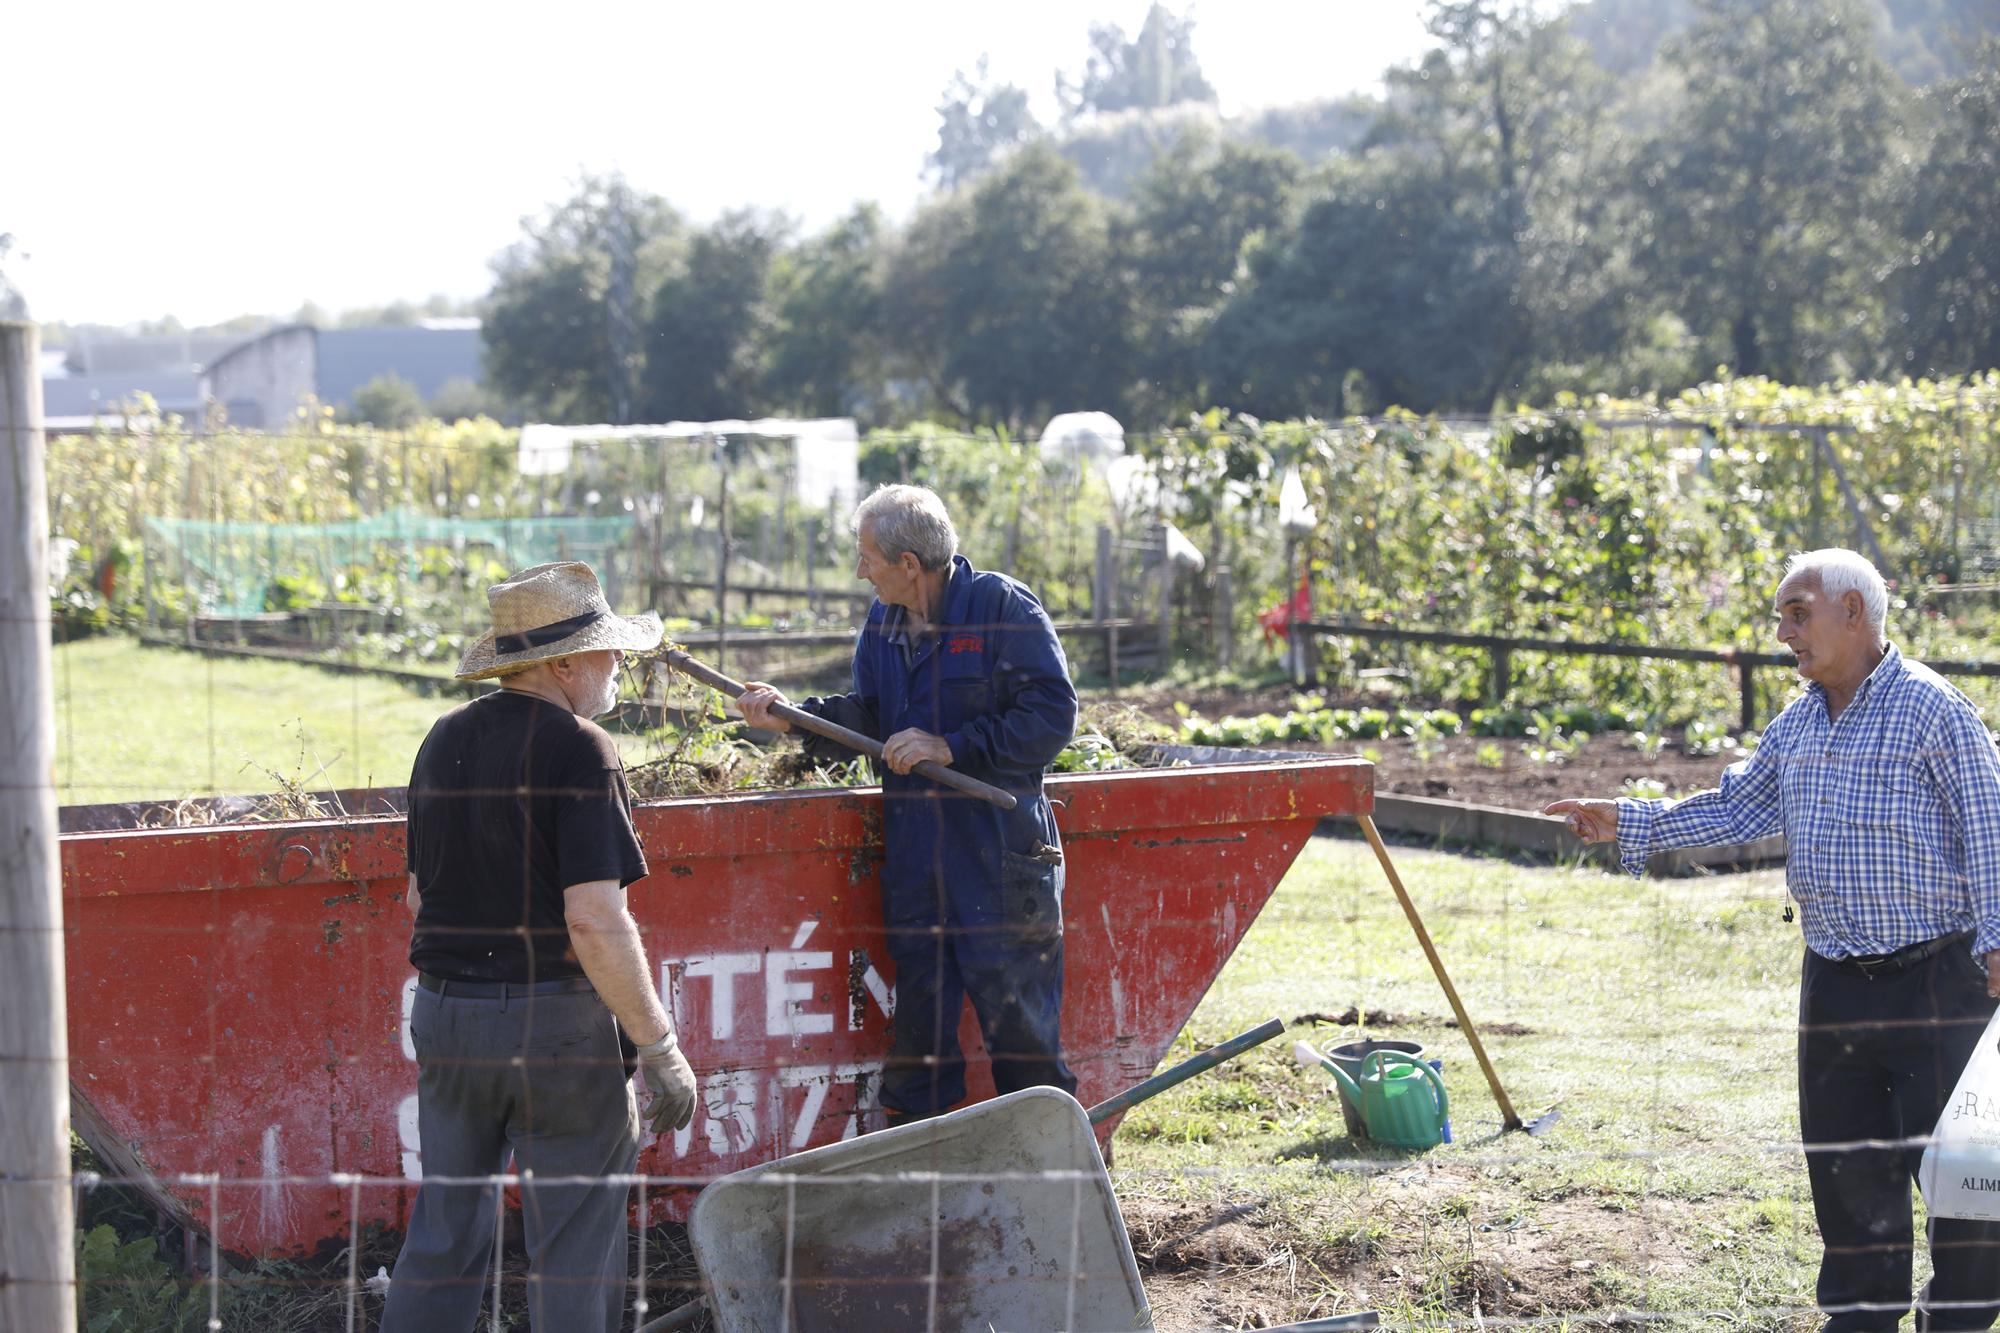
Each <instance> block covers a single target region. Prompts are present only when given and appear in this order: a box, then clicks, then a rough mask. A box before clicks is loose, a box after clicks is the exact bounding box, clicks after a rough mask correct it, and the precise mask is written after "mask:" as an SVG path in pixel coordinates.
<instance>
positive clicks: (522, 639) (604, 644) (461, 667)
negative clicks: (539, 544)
mask: <svg viewBox="0 0 2000 1333" xmlns="http://www.w3.org/2000/svg"><path fill="white" fill-rule="evenodd" d="M486 601H487V604H488V605H490V606H491V607H492V608H493V628H492V629H490V630H488V631H487V632H486V633H484V634H482V635H480V636H479V638H478V640H477V641H475V642H474V643H473V645H472V646H471V647H470V648H467V649H466V650H465V656H464V657H463V658H461V659H460V660H459V663H458V670H457V671H455V672H453V673H452V674H453V675H455V676H456V677H457V678H458V679H459V680H485V679H487V678H488V677H491V676H500V675H505V674H506V673H507V672H509V671H514V670H518V669H519V668H521V667H524V666H531V665H533V664H534V663H536V662H546V661H549V660H550V659H552V658H557V657H568V656H569V655H570V654H571V653H588V652H594V651H596V650H598V649H602V648H623V649H627V650H630V651H642V650H644V649H647V648H652V647H656V646H657V645H658V644H659V642H660V633H661V631H660V618H659V617H658V616H656V615H654V614H653V613H652V612H651V611H648V612H646V614H644V615H642V616H621V615H616V614H614V613H613V612H612V610H611V604H610V603H609V602H607V601H605V600H604V590H603V589H602V588H600V587H598V586H597V575H596V573H595V572H593V571H592V570H591V568H590V566H589V565H586V564H584V563H583V562H582V561H581V560H564V561H561V562H559V563H556V564H553V565H536V566H535V567H534V568H533V569H524V570H522V571H521V572H520V573H518V574H516V575H514V576H513V577H512V578H510V579H508V580H507V581H506V582H505V583H496V584H494V585H493V586H492V587H490V588H488V589H487V590H486Z"/></svg>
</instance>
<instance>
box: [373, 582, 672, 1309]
mask: <svg viewBox="0 0 2000 1333" xmlns="http://www.w3.org/2000/svg"><path fill="white" fill-rule="evenodd" d="M487 598H488V601H489V602H490V604H491V606H492V611H493V629H492V630H491V631H490V632H488V633H486V634H483V635H481V636H480V638H479V640H478V642H476V643H474V644H473V645H472V647H471V648H470V649H469V650H468V651H467V652H466V654H465V659H464V660H463V661H462V662H461V663H459V668H458V672H457V675H458V678H459V679H460V680H487V679H492V678H496V677H497V678H498V679H499V681H500V688H499V689H498V690H497V691H495V692H494V693H492V694H488V695H486V696H484V697H483V698H479V699H475V700H473V701H472V702H471V703H468V704H464V705H462V706H460V707H458V708H454V709H452V710H451V711H450V712H449V713H446V714H445V715H444V716H443V717H441V718H439V719H438V721H437V724H436V725H435V726H433V727H432V728H431V733H430V735H429V736H428V737H427V738H426V739H425V740H424V743H423V747H422V748H421V749H420V750H419V751H418V752H417V760H416V766H415V769H414V770H413V771H412V773H411V774H410V820H409V858H408V859H409V872H410V897H409V906H410V912H411V914H412V915H413V916H414V917H415V918H416V929H415V932H414V937H413V938H412V940H411V943H410V962H411V965H412V966H414V967H415V968H416V969H417V973H418V989H417V993H416V999H415V1004H414V1008H413V1009H412V1010H411V1013H410V1035H411V1038H412V1040H413V1042H414V1043H415V1046H416V1051H417V1062H418V1066H419V1070H420V1072H419V1075H418V1084H417V1124H418V1129H419V1133H420V1135H421V1141H422V1151H423V1162H424V1174H425V1176H426V1180H425V1183H424V1185H423V1186H422V1188H421V1189H420V1191H419V1192H418V1195H417V1202H416V1207H415V1209H414V1211H413V1212H412V1213H411V1215H410V1225H409V1233H408V1235H407V1236H406V1237H405V1239H404V1242H403V1251H402V1254H401V1255H400V1256H398V1258H397V1260H396V1272H395V1276H394V1279H393V1281H392V1282H391V1283H390V1287H389V1300H388V1305H387V1308H386V1309H385V1310H384V1312H383V1319H382V1327H383V1328H384V1329H388V1330H425V1333H431V1331H433V1330H452V1329H470V1328H472V1327H473V1324H474V1322H475V1321H476V1320H477V1319H478V1317H479V1303H480V1296H481V1292H482V1290H483V1288H484V1281H483V1275H484V1273H485V1271H486V1267H487V1264H488V1262H489V1259H490V1256H491V1253H492V1248H493V1226H494V1202H495V1200H494V1189H495V1187H494V1186H492V1185H489V1184H486V1183H483V1180H481V1179H480V1178H485V1177H491V1176H494V1175H497V1174H499V1173H500V1172H502V1171H504V1170H505V1169H506V1166H507V1160H508V1157H509V1155H510V1154H511V1155H512V1157H513V1159H514V1161H515V1163H516V1164H517V1165H518V1166H519V1168H520V1170H521V1173H522V1176H523V1178H524V1184H523V1186H522V1190H521V1196H522V1211H523V1214H524V1220H525V1224H526V1231H527V1242H528V1257H529V1278H528V1307H529V1314H530V1320H531V1322H532V1325H533V1327H535V1328H536V1329H548V1330H564V1331H565V1333H566V1331H567V1330H572V1329H586V1330H587V1329H602V1330H612V1329H616V1328H617V1327H618V1326H619V1323H620V1321H621V1317H622V1313H623V1310H624V1293H625V1285H626V1250H625V1241H626V1227H625V1218H626V1211H625V1210H626V1198H627V1189H626V1187H625V1186H624V1185H617V1184H592V1183H577V1182H576V1180H575V1178H576V1177H585V1178H589V1177H603V1176H615V1175H622V1174H626V1173H629V1172H630V1171H631V1170H632V1167H633V1164H634V1162H635V1161H636V1160H637V1157H638V1123H637V1115H636V1108H635V1105H634V1101H633V1096H632V1090H631V1084H630V1082H629V1078H630V1073H631V1066H630V1065H629V1064H628V1063H627V1061H628V1060H629V1059H631V1058H633V1056H634V1053H635V1052H634V1046H633V1043H636V1044H637V1046H636V1059H637V1064H638V1068H639V1070H640V1072H641V1073H642V1075H643V1076H644V1079H645V1083H646V1087H647V1090H648V1091H649V1093H650V1094H651V1103H650V1105H649V1106H648V1108H647V1118H648V1120H649V1122H650V1124H651V1127H652V1129H653V1131H654V1132H655V1133H659V1132H662V1131H663V1130H664V1129H667V1128H676V1129H677V1128H679V1127H681V1126H683V1125H685V1124H687V1123H688V1121H689V1119H690V1118H691V1117H692V1115H693V1113H694V1096H695V1080H694V1073H693V1071H692V1070H690V1069H689V1068H688V1063H687V1060H686V1059H685V1058H684V1057H683V1056H682V1055H681V1053H680V1048H679V1045H678V1044H677V1042H676V1041H675V1037H674V1028H673V1024H672V1022H671V1020H669V1018H668V1017H667V1014H666V1011H665V1009H664V1008H662V1006H661V1004H660V997H659V994H658V992H657V991H655V990H654V988H653V984H652V980H651V977H650V975H649V973H648V970H647V965H646V955H645V949H644V947H643V945H642V944H641V943H640V940H639V931H638V927H637V926H636V925H635V924H634V922H633V920H632V918H631V916H630V914H629V913H627V911H626V910H625V886H626V885H628V884H630V883H632V882H633V881H634V880H636V879H639V878H640V877H642V876H643V875H645V873H646V861H645V857H644V856H643V855H642V854H641V852H640V848H639V840H638V838H637V836H636V835H635V834H634V832H633V829H632V816H631V808H630V806H631V798H630V796H629V794H628V793H627V791H626V788H625V772H624V768H623V766H622V765H621V764H620V762H619V759H618V751H617V749H616V747H615V746H614V745H613V744H612V741H611V738H610V737H609V736H607V735H606V734H605V733H604V730H603V729H602V728H601V727H599V726H598V725H597V724H596V723H594V722H592V721H591V720H590V719H591V718H593V717H598V716H601V715H602V714H604V713H608V712H610V711H611V709H612V708H613V707H615V706H616V704H617V702H618V668H619V665H620V663H621V661H622V660H623V653H624V651H625V650H628V649H630V650H639V649H646V648H651V647H653V646H654V645H655V644H657V643H658V642H659V641H660V622H659V619H658V618H657V617H655V616H653V615H650V614H648V615H644V616H638V617H626V616H619V615H614V614H612V611H611V608H610V606H609V605H608V604H607V603H606V602H605V599H604V594H603V592H602V591H600V590H599V588H598V585H597V576H596V575H595V574H594V573H592V572H591V569H590V566H588V565H585V564H581V563H577V562H563V563H560V564H550V565H537V566H535V567H534V568H533V569H528V570H523V571H522V572H521V573H519V574H516V575H514V576H513V577H512V578H510V579H508V580H507V581H506V582H504V583H500V584H497V585H495V586H494V587H492V588H491V589H489V590H488V592H487ZM531 1172H532V1173H533V1175H534V1176H537V1177H542V1178H545V1179H546V1178H553V1180H554V1183H550V1184H540V1183H536V1182H534V1181H533V1180H532V1179H530V1178H529V1173H531ZM441 1177H443V1178H450V1177H474V1178H475V1180H474V1181H473V1182H472V1183H445V1182H442V1181H440V1179H439V1178H441Z"/></svg>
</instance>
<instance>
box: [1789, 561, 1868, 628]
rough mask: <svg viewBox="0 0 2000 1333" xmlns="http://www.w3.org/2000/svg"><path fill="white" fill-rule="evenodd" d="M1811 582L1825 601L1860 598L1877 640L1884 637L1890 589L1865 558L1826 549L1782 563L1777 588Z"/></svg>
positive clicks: (1863, 612) (1862, 608) (1864, 613)
mask: <svg viewBox="0 0 2000 1333" xmlns="http://www.w3.org/2000/svg"><path fill="white" fill-rule="evenodd" d="M1807 578H1809V579H1812V580H1813V581H1814V582H1816V583H1818V584H1819V590H1820V591H1821V592H1823V593H1825V594H1826V595H1827V596H1828V597H1832V598H1836V599H1837V598H1840V597H1844V596H1846V595H1847V594H1848V593H1850V592H1858V593H1860V594H1861V611H1862V614H1863V615H1865V616H1866V617H1867V618H1868V628H1869V629H1871V630H1873V631H1874V632H1875V637H1876V639H1878V640H1879V639H1881V638H1882V637H1883V626H1884V625H1885V624H1887V622H1888V619H1889V585H1888V584H1886V583H1884V582H1883V581H1882V572H1881V571H1880V570H1878V569H1876V568H1875V566H1874V565H1873V564H1872V563H1870V562H1869V560H1868V557H1866V556H1864V555H1862V554H1861V553H1860V552H1858V551H1850V550H1847V549H1846V548H1845V547H1840V546H1829V547H1827V548H1826V549H1825V550H1822V551H1805V552H1802V553H1800V554H1798V555H1795V556H1793V557H1792V558H1791V559H1789V560H1787V561H1786V562H1785V577H1784V580H1783V582H1781V583H1780V584H1779V585H1778V586H1779V587H1780V588H1782V587H1784V586H1785V584H1787V583H1791V582H1794V581H1795V580H1798V579H1807Z"/></svg>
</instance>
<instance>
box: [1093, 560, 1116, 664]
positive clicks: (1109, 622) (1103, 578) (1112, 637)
mask: <svg viewBox="0 0 2000 1333" xmlns="http://www.w3.org/2000/svg"><path fill="white" fill-rule="evenodd" d="M1090 618H1091V619H1092V620H1094V621H1096V622H1097V623H1098V624H1100V625H1102V626H1104V674H1105V676H1106V677H1107V678H1109V680H1110V682H1111V688H1112V689H1113V690H1116V689H1117V688H1118V625H1117V623H1116V622H1117V620H1118V555H1117V551H1116V549H1115V548H1114V547H1113V546H1112V543H1111V528H1110V526H1109V525H1108V524H1104V523H1100V524H1098V525H1097V568H1096V575H1095V581H1094V584H1093V586H1092V588H1091V594H1090Z"/></svg>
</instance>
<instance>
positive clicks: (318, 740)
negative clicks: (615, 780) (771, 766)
mask: <svg viewBox="0 0 2000 1333" xmlns="http://www.w3.org/2000/svg"><path fill="white" fill-rule="evenodd" d="M55 696H56V710H55V711H56V786H57V798H56V799H57V800H58V801H59V802H60V803H61V804H63V805H92V804H97V803H99V802H105V801H138V800H156V799H165V800H176V799H179V798H180V797H183V796H212V795H217V794H220V793H225V792H241V793H261V792H269V791H275V790H277V788H278V786H279V783H278V782H277V780H276V779H275V778H274V777H273V774H275V775H277V777H281V778H283V779H285V780H287V781H291V782H298V783H300V784H302V785H303V786H305V787H307V788H308V789H320V788H326V787H400V786H402V785H403V784H404V783H405V782H406V781H408V780H409V776H410V761H411V760H413V759H414V758H415V757H416V753H417V746H418V745H419V744H420V743H422V741H423V738H424V734H425V733H426V732H428V731H429V730H430V726H431V723H432V722H434V721H436V720H437V716H438V714H440V713H442V712H444V711H445V710H446V709H447V708H450V707H452V706H453V705H454V704H455V703H457V702H458V699H457V698H456V697H455V696H449V695H440V696H436V697H425V696H423V695H420V694H417V693H415V692H413V691H411V690H408V689H406V688H404V687H403V686H401V685H399V684H397V683H395V682H393V681H388V680H378V679H375V678H372V677H368V676H344V675H337V674H335V673H334V672H331V671H321V670H319V669H318V668H315V667H309V666H299V665H295V664H293V663H290V662H270V661H256V660H253V659H249V658H235V657H202V656H199V655H197V654H195V653H189V652H183V651H180V650H178V649H173V648H145V647H141V646H139V644H138V643H136V642H135V641H133V640H131V639H127V638H123V637H120V636H117V635H103V636H100V637H98V638H93V639H84V640H82V641H80V642H77V643H71V644H65V645H61V646H59V647H57V648H56V650H55ZM619 745H620V748H621V749H624V750H626V751H627V754H626V759H627V762H633V761H634V760H635V759H637V758H639V757H643V755H644V752H645V746H646V743H645V741H644V740H643V738H640V737H634V736H620V737H619ZM322 766H324V769H325V772H324V773H323V774H322V773H320V769H321V767H322Z"/></svg>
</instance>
